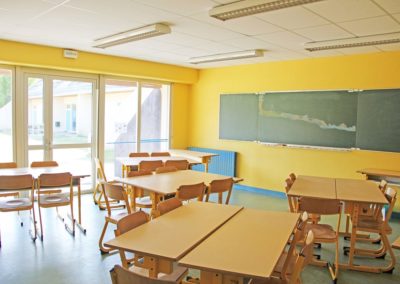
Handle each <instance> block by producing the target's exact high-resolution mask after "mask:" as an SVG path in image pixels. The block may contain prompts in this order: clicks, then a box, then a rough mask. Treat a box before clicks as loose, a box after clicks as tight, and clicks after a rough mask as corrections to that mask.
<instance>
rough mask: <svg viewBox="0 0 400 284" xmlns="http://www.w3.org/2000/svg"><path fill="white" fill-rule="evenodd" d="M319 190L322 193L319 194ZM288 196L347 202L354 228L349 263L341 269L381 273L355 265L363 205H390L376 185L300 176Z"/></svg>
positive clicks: (361, 181) (360, 181) (368, 182)
mask: <svg viewBox="0 0 400 284" xmlns="http://www.w3.org/2000/svg"><path fill="white" fill-rule="evenodd" d="M307 186H308V187H309V188H307ZM318 189H319V191H320V192H318ZM292 190H293V192H292ZM288 196H296V197H303V196H304V197H314V198H322V199H337V200H340V201H342V202H345V203H346V210H347V211H348V212H349V213H350V214H351V215H352V216H353V226H352V230H351V234H350V236H351V238H350V242H351V243H350V253H349V261H348V263H345V264H340V267H341V268H344V269H352V270H361V271H368V272H379V271H378V270H377V271H371V270H370V269H368V270H367V269H363V268H364V267H361V266H358V265H355V264H354V263H353V258H354V250H355V240H356V237H357V235H356V232H357V227H356V224H357V218H358V216H359V209H360V206H361V205H363V204H379V205H383V204H388V201H387V200H386V198H385V196H384V195H383V194H382V192H381V191H380V189H379V188H378V186H377V184H376V183H374V182H371V181H367V180H354V179H340V178H336V179H332V178H323V177H308V176H299V177H297V179H296V180H295V182H294V183H293V185H292V188H291V189H290V191H289V193H288Z"/></svg>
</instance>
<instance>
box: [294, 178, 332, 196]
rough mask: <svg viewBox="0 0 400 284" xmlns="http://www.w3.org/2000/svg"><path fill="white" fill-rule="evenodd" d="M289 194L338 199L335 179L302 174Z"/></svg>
mask: <svg viewBox="0 0 400 284" xmlns="http://www.w3.org/2000/svg"><path fill="white" fill-rule="evenodd" d="M288 195H290V196H298V197H301V196H304V197H312V198H322V199H336V190H335V179H333V178H327V177H314V176H302V175H300V176H298V177H297V178H296V180H295V182H294V183H293V185H292V187H291V189H290V191H289V193H288Z"/></svg>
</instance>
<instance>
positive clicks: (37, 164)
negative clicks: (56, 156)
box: [31, 161, 58, 168]
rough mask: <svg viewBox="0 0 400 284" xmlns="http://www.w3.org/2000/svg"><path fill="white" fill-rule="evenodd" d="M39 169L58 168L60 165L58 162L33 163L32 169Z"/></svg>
mask: <svg viewBox="0 0 400 284" xmlns="http://www.w3.org/2000/svg"><path fill="white" fill-rule="evenodd" d="M38 167H58V163H57V162H56V161H35V162H32V163H31V168H38Z"/></svg>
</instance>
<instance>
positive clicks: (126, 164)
mask: <svg viewBox="0 0 400 284" xmlns="http://www.w3.org/2000/svg"><path fill="white" fill-rule="evenodd" d="M116 160H117V161H118V162H120V163H121V164H122V177H126V176H127V173H128V171H129V169H130V167H134V166H136V167H137V166H139V164H140V162H142V161H160V160H161V161H162V162H163V163H165V162H166V161H168V160H187V161H188V162H189V165H197V164H201V162H199V161H197V160H193V159H187V158H185V157H169V156H161V157H134V158H131V157H117V158H116Z"/></svg>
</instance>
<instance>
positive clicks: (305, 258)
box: [248, 231, 314, 284]
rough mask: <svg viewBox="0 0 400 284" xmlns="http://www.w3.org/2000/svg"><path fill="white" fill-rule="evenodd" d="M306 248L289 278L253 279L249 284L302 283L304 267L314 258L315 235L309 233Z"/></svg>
mask: <svg viewBox="0 0 400 284" xmlns="http://www.w3.org/2000/svg"><path fill="white" fill-rule="evenodd" d="M303 243H304V247H303V248H302V249H301V251H300V253H299V255H298V256H297V257H296V261H295V264H294V269H293V273H292V274H291V275H290V276H289V279H287V278H276V277H271V278H269V279H267V280H258V279H251V280H250V282H248V283H249V284H295V283H296V284H297V283H301V280H300V275H301V272H302V271H303V269H304V267H305V266H306V265H307V264H308V263H309V262H310V259H311V257H312V250H313V243H314V233H313V232H312V231H309V232H308V233H307V235H306V237H305V238H304V242H303Z"/></svg>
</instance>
